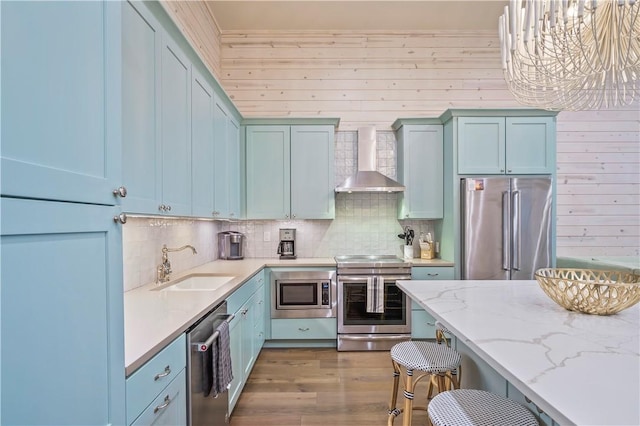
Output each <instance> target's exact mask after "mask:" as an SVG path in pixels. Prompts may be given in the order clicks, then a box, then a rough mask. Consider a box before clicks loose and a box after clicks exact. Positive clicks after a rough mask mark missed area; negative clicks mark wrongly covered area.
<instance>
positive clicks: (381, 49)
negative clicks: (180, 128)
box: [169, 2, 640, 256]
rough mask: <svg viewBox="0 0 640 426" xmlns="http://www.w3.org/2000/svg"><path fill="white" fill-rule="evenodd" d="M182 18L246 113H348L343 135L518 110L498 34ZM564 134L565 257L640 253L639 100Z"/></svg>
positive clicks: (561, 206) (566, 121)
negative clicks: (295, 27)
mask: <svg viewBox="0 0 640 426" xmlns="http://www.w3.org/2000/svg"><path fill="white" fill-rule="evenodd" d="M181 3H182V2H181ZM169 4H170V5H173V2H170V3H169ZM189 7H194V8H197V7H200V6H197V3H195V4H194V3H192V2H189V3H186V2H185V3H183V4H182V8H184V9H188V8H189ZM177 15H178V16H177V17H176V18H174V19H183V24H182V25H184V26H185V27H188V28H190V30H189V31H185V32H186V33H187V36H188V37H192V38H193V40H192V41H191V42H192V45H193V46H199V48H200V49H202V51H201V52H200V54H201V57H202V58H203V60H204V61H205V62H207V63H209V66H210V68H211V69H212V70H214V72H215V75H216V77H217V78H218V80H219V81H220V82H221V84H222V86H223V87H224V89H225V91H226V92H227V93H228V94H229V96H230V97H231V98H232V99H233V101H234V103H235V104H236V106H237V107H238V109H239V111H240V112H241V113H242V114H243V115H244V116H245V117H270V116H275V117H286V116H290V117H340V120H341V121H340V129H339V131H341V130H353V129H355V128H357V127H358V126H361V125H370V124H373V125H375V126H376V127H378V128H379V129H381V130H386V129H389V126H390V124H391V123H392V122H393V121H394V120H395V119H396V118H400V117H424V116H428V117H433V116H438V115H440V114H441V113H442V112H443V111H444V110H446V109H447V108H510V107H519V106H520V105H519V104H517V103H516V102H515V100H514V99H513V97H512V96H511V95H510V93H509V92H508V90H507V88H506V85H505V83H504V80H503V76H502V71H501V70H500V63H499V60H500V59H499V58H500V51H499V45H498V40H497V36H496V34H493V33H492V32H490V33H489V32H456V33H447V32H420V33H417V32H412V33H405V32H373V33H353V32H281V33H274V32H268V33H266V32H252V33H244V32H236V31H223V32H219V31H218V30H217V27H216V28H207V27H206V26H204V25H202V24H201V23H199V22H203V21H202V20H201V19H202V18H198V22H196V23H195V24H194V25H191V21H190V20H191V19H196V18H189V16H195V15H197V13H196V12H189V13H188V12H186V11H184V10H183V11H182V12H181V13H177ZM179 25H180V24H179ZM215 38H218V40H219V45H211V43H209V42H206V43H205V42H201V41H200V40H212V39H215ZM208 58H213V59H208ZM557 139H558V156H557V158H558V196H557V200H558V238H557V253H558V255H560V256H591V255H600V256H602V255H608V256H639V255H640V171H639V170H640V105H638V104H636V105H633V106H631V107H626V108H622V109H620V110H617V111H592V112H562V113H560V114H559V115H558V132H557Z"/></svg>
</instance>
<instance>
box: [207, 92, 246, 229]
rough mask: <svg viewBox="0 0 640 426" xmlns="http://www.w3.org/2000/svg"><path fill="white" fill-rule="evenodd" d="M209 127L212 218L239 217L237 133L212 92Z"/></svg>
mask: <svg viewBox="0 0 640 426" xmlns="http://www.w3.org/2000/svg"><path fill="white" fill-rule="evenodd" d="M214 100H215V105H214V109H213V122H214V123H213V129H214V137H213V140H214V145H215V151H214V155H215V165H214V167H215V182H214V186H215V188H214V212H213V216H214V218H226V219H233V218H236V219H237V218H239V217H240V133H239V130H238V128H239V126H238V123H237V121H236V119H235V118H234V117H233V115H232V114H231V112H230V111H229V109H228V107H227V105H226V104H225V102H224V101H223V100H222V99H221V98H220V97H219V96H217V95H216V96H215V97H214Z"/></svg>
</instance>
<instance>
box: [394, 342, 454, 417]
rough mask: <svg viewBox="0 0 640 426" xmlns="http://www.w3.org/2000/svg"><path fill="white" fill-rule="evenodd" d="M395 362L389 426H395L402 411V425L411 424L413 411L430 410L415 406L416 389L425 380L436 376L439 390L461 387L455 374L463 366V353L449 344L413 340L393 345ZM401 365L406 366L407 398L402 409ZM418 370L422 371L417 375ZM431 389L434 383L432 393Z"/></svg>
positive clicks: (435, 379) (405, 392)
mask: <svg viewBox="0 0 640 426" xmlns="http://www.w3.org/2000/svg"><path fill="white" fill-rule="evenodd" d="M391 363H392V365H393V388H392V390H391V400H390V401H389V418H388V420H387V425H388V426H392V425H393V421H394V420H395V418H396V417H397V416H398V415H400V414H401V413H404V418H403V422H402V424H403V425H404V426H410V425H411V417H412V412H413V410H425V409H426V407H425V406H414V405H413V394H414V390H415V387H416V384H417V383H418V382H419V381H420V380H421V379H423V378H425V377H428V378H430V379H431V378H434V381H435V386H436V387H437V388H438V392H442V391H444V390H446V389H451V388H453V389H457V388H459V387H460V386H459V383H458V380H457V378H456V377H455V375H453V374H452V372H453V371H455V370H457V368H458V367H459V366H460V354H459V353H458V352H457V351H455V350H453V349H451V348H450V347H448V346H447V345H441V344H438V343H433V342H422V341H412V340H410V341H408V342H401V343H398V344H396V345H394V346H393V347H392V348H391ZM401 366H402V367H404V368H405V369H406V375H404V376H403V377H402V381H403V383H404V398H405V400H404V409H402V410H401V409H398V408H397V407H396V402H397V396H398V384H399V379H400V370H401V368H400V367H401ZM415 370H418V371H420V372H421V373H420V374H418V375H416V376H415V377H414V375H413V372H414V371H415ZM431 391H432V388H431V385H430V386H429V391H428V392H429V393H430V392H431Z"/></svg>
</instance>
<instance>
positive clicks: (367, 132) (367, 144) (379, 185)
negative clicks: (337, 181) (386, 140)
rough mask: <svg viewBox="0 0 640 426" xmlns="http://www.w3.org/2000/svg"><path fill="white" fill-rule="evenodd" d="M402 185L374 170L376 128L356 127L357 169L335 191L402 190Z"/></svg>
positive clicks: (403, 188)
mask: <svg viewBox="0 0 640 426" xmlns="http://www.w3.org/2000/svg"><path fill="white" fill-rule="evenodd" d="M404 190H405V187H404V185H402V184H400V183H398V182H396V181H395V180H393V179H390V178H388V177H386V176H385V175H383V174H382V173H380V172H377V171H376V129H375V127H360V128H358V171H357V172H356V174H355V175H353V176H350V177H348V178H347V179H346V180H345V181H344V182H343V183H342V185H340V186H337V187H336V192H403V191H404Z"/></svg>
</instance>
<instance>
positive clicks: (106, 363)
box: [0, 10, 125, 425]
mask: <svg viewBox="0 0 640 426" xmlns="http://www.w3.org/2000/svg"><path fill="white" fill-rule="evenodd" d="M3 13H4V10H3ZM0 203H1V204H0V213H1V215H2V223H1V233H2V237H0V242H1V246H2V263H1V265H0V274H1V275H2V287H1V288H0V291H1V293H0V294H1V296H0V301H1V303H2V306H1V309H0V313H1V321H0V323H1V324H2V333H1V336H2V364H1V369H2V372H1V374H0V377H1V379H2V380H1V381H2V383H1V387H2V408H1V412H2V424H7V425H18V424H31V425H54V424H55V425H109V424H111V425H121V424H124V422H125V389H124V386H125V381H124V380H125V375H124V332H123V330H124V313H123V299H122V285H123V284H122V228H121V226H122V225H119V224H116V223H115V222H114V220H113V217H114V216H115V215H117V214H118V212H119V207H117V206H98V205H92V204H79V203H67V202H51V201H38V200H26V199H16V198H4V197H3V198H2V199H1V201H0Z"/></svg>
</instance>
